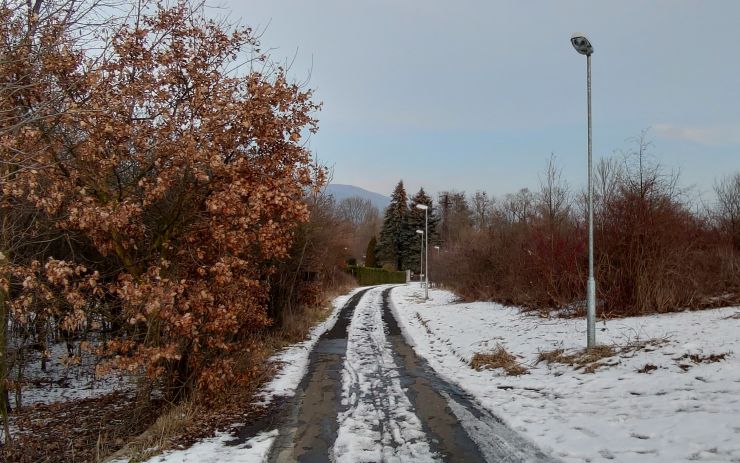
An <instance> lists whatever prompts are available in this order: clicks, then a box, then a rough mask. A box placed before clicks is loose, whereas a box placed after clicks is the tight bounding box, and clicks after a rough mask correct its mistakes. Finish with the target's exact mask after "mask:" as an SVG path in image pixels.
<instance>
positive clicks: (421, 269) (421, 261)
mask: <svg viewBox="0 0 740 463" xmlns="http://www.w3.org/2000/svg"><path fill="white" fill-rule="evenodd" d="M416 233H418V234H420V235H421V248H420V251H419V288H421V287H422V286H424V283H423V282H422V281H423V280H422V279H421V277H422V276H423V275H424V230H416Z"/></svg>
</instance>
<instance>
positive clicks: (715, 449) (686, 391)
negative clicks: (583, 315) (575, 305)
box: [392, 285, 740, 463]
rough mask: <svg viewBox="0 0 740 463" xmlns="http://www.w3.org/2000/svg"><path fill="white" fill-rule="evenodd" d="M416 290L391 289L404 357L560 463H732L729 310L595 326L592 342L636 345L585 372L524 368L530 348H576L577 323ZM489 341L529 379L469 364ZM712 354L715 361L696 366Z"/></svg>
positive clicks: (738, 432) (533, 351) (738, 419)
mask: <svg viewBox="0 0 740 463" xmlns="http://www.w3.org/2000/svg"><path fill="white" fill-rule="evenodd" d="M422 295H423V293H422V291H421V290H420V288H419V287H418V286H416V285H406V286H402V287H398V288H396V289H394V290H393V292H392V301H393V305H394V310H395V311H396V315H397V318H398V319H399V321H400V322H401V325H402V329H404V330H405V332H406V335H407V337H408V338H410V340H412V341H413V343H414V344H415V346H414V349H415V350H416V352H417V353H418V354H419V355H421V356H423V357H425V358H426V359H427V360H428V362H429V363H430V365H431V366H432V367H433V368H434V369H435V371H437V373H438V374H440V375H441V376H443V377H445V378H447V379H448V380H450V381H453V382H456V383H457V384H459V385H460V386H461V387H462V388H463V389H464V390H466V391H467V392H468V393H470V394H472V395H474V396H475V397H476V398H477V399H478V400H479V401H480V403H481V404H482V405H483V406H485V407H486V408H488V409H489V410H491V411H492V412H493V413H495V414H496V415H498V416H499V417H501V418H502V419H503V420H504V421H505V422H506V423H508V424H509V425H510V426H511V427H512V428H514V429H516V430H518V431H520V432H522V433H523V434H524V435H525V436H527V437H529V438H530V439H531V440H533V441H534V442H535V443H537V444H539V445H540V446H541V447H542V448H543V449H544V450H549V451H552V454H553V455H555V456H558V457H559V458H561V459H562V460H563V461H564V462H604V463H606V462H612V461H618V462H635V463H637V462H640V463H642V462H646V463H649V462H680V461H712V462H740V355H739V354H740V315H738V314H739V313H740V308H738V307H735V308H732V307H730V308H724V309H716V310H706V311H697V312H682V313H676V314H670V315H660V316H649V317H635V318H626V319H618V320H610V321H607V322H599V323H598V326H597V341H598V343H600V344H610V345H616V346H622V347H624V346H628V345H631V346H637V345H641V346H643V347H642V348H639V349H634V348H633V349H627V351H626V352H622V353H621V354H619V355H617V356H615V357H611V358H606V359H604V360H602V361H601V362H600V363H602V364H604V365H603V366H601V367H599V368H597V369H596V372H595V373H585V372H583V371H582V370H579V371H576V370H575V369H574V367H572V366H568V365H562V364H549V365H548V364H546V363H545V362H541V363H539V364H536V362H537V358H538V355H539V353H540V351H550V350H553V349H556V348H563V349H565V350H566V353H567V352H570V351H575V350H577V349H580V348H582V347H583V345H584V343H585V338H586V335H585V322H584V321H583V320H582V319H557V318H550V319H547V318H539V317H537V316H532V315H524V314H521V313H520V312H519V311H518V310H516V309H514V308H506V307H502V306H500V305H498V304H494V303H482V302H478V303H456V302H455V297H454V295H453V294H451V293H449V292H446V291H440V290H431V291H430V292H429V295H430V301H428V302H424V301H423V299H422V297H421V296H422ZM498 344H500V345H501V346H503V347H505V348H506V350H507V351H508V352H510V353H512V354H514V355H515V356H516V357H517V358H518V361H519V362H520V363H521V364H522V365H523V366H525V367H527V368H528V369H529V373H528V374H525V375H522V376H506V375H505V374H504V373H503V372H502V371H501V370H483V371H476V370H474V369H472V368H470V366H469V362H470V360H471V358H472V356H473V355H474V354H475V353H485V352H488V351H491V350H493V349H494V348H495V347H496V346H497V345H498ZM713 354H714V355H719V354H727V355H726V356H725V358H724V360H720V361H717V362H709V361H708V360H704V361H702V360H703V359H707V358H708V357H710V356H711V355H713ZM692 355H693V356H694V357H693V359H692V357H691V356H692ZM694 360H697V361H699V362H700V363H695V361H694ZM646 365H649V366H648V368H645V367H646ZM652 366H654V367H656V368H655V369H652ZM638 370H643V371H647V370H649V371H648V372H646V373H641V372H638Z"/></svg>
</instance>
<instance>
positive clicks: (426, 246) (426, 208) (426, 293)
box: [416, 204, 429, 300]
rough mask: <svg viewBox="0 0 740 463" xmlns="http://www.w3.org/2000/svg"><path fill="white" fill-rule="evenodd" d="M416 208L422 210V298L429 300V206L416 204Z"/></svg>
mask: <svg viewBox="0 0 740 463" xmlns="http://www.w3.org/2000/svg"><path fill="white" fill-rule="evenodd" d="M416 208H417V209H421V210H423V211H424V264H425V269H424V300H429V206H427V205H426V204H417V205H416Z"/></svg>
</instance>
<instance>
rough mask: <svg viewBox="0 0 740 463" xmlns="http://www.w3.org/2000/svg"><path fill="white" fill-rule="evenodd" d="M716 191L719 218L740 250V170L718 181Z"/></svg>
mask: <svg viewBox="0 0 740 463" xmlns="http://www.w3.org/2000/svg"><path fill="white" fill-rule="evenodd" d="M714 191H715V193H716V194H717V207H716V215H717V220H718V222H719V224H720V226H721V227H722V228H723V229H724V230H725V231H726V232H727V233H728V234H729V235H730V237H731V238H732V241H733V244H734V246H735V249H737V250H740V172H736V173H735V174H733V175H728V176H727V177H724V178H723V179H721V180H719V181H717V182H716V183H715V185H714Z"/></svg>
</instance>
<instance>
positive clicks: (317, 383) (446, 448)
mask: <svg viewBox="0 0 740 463" xmlns="http://www.w3.org/2000/svg"><path fill="white" fill-rule="evenodd" d="M390 291H391V289H390V288H388V287H373V288H369V289H367V290H364V291H362V292H359V293H357V294H356V295H355V296H353V297H352V298H351V299H350V300H349V301H348V302H347V303H346V304H345V306H344V307H343V308H342V309H341V312H340V315H339V318H338V320H337V322H336V324H335V325H334V327H333V328H332V329H331V330H329V331H328V332H326V333H325V334H324V335H323V336H322V337H321V338H320V340H319V342H318V343H317V344H316V347H315V348H314V350H313V351H312V352H311V355H310V363H309V367H308V372H307V373H306V376H305V377H304V379H303V381H302V383H301V385H300V387H299V389H298V391H297V393H296V395H295V397H294V398H293V399H292V400H291V401H290V402H288V403H286V404H284V407H283V413H282V416H281V419H280V421H281V425H280V433H279V436H278V438H277V439H276V442H275V445H274V446H273V448H272V452H271V454H270V457H269V461H270V462H278V463H282V462H295V461H299V462H326V461H337V462H344V461H358V460H360V461H388V462H395V461H398V462H404V463H405V462H430V461H447V462H466V463H468V462H469V463H475V462H501V463H509V462H512V463H513V462H534V463H539V462H555V461H557V460H555V459H553V458H552V457H549V456H547V455H546V454H544V453H543V452H542V451H541V450H539V449H538V448H536V447H535V446H534V445H533V444H532V443H531V442H529V441H528V440H526V439H524V438H522V437H521V436H520V435H519V434H518V433H516V432H515V431H513V430H512V429H510V428H508V427H507V426H505V425H504V424H503V423H502V422H501V420H499V419H498V418H497V417H496V416H495V415H494V414H492V413H490V412H489V411H488V410H486V409H484V408H483V407H482V406H480V404H478V402H477V401H476V400H475V399H474V398H472V397H471V396H469V395H468V394H466V393H465V392H464V391H463V390H461V389H460V388H459V387H458V386H457V385H455V384H453V383H450V382H448V381H445V380H444V379H443V378H440V377H439V376H438V375H437V374H436V373H435V372H434V371H433V370H432V369H431V367H430V366H429V365H428V364H427V362H426V361H425V360H424V359H423V358H420V357H418V356H417V355H416V354H415V353H414V350H413V348H412V347H411V346H410V345H409V344H408V342H407V340H406V339H404V336H403V335H402V332H401V329H400V328H399V325H398V322H397V321H396V319H395V317H394V316H393V313H392V310H391V309H390V301H389V294H390ZM350 328H351V329H350ZM492 387H494V386H493V385H492ZM502 393H505V391H502Z"/></svg>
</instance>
